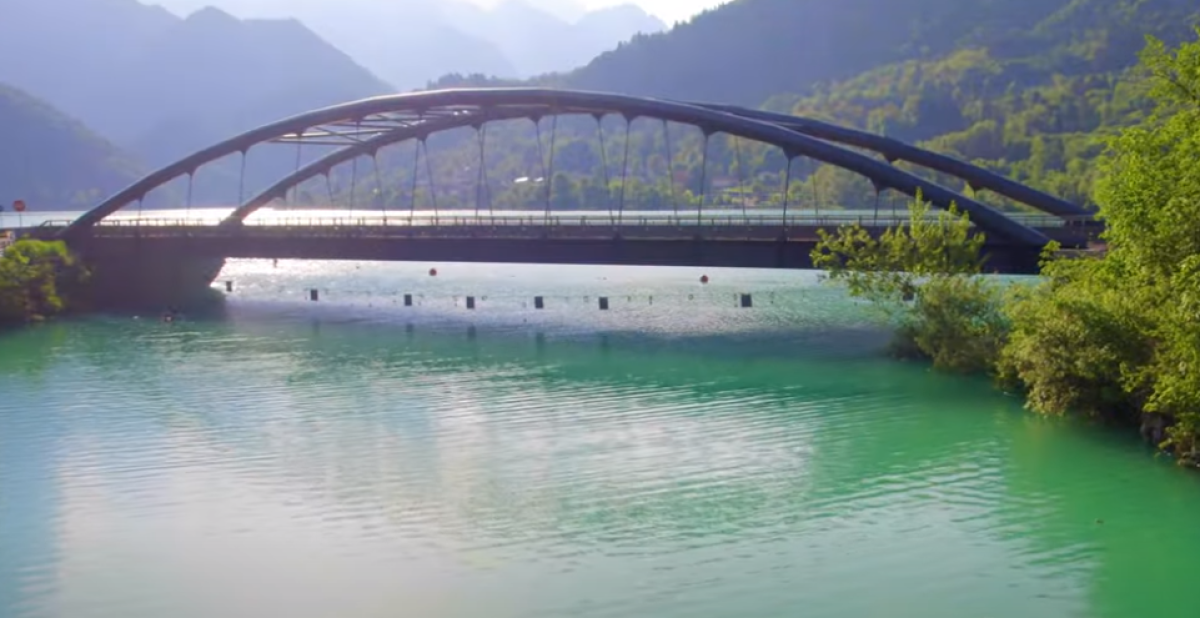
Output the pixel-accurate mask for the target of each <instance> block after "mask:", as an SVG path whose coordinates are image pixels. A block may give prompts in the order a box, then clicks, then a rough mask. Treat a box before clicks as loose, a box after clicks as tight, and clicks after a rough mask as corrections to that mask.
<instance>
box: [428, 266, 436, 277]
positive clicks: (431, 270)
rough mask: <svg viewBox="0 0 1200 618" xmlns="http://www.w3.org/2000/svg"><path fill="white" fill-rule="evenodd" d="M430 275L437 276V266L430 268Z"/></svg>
mask: <svg viewBox="0 0 1200 618" xmlns="http://www.w3.org/2000/svg"><path fill="white" fill-rule="evenodd" d="M429 276H430V277H436V276H437V269H436V268H430V269H429Z"/></svg>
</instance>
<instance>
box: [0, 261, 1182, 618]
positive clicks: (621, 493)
mask: <svg viewBox="0 0 1200 618" xmlns="http://www.w3.org/2000/svg"><path fill="white" fill-rule="evenodd" d="M432 266H436V267H437V269H438V276H437V277H430V276H429V275H428V269H429V268H430V267H432ZM701 274H708V275H709V276H710V277H711V278H712V283H711V284H710V285H708V286H703V285H701V284H700V283H699V282H698V280H699V277H700V275H701ZM224 280H230V281H233V283H234V292H233V293H232V294H231V295H230V296H229V299H228V302H227V304H226V307H225V309H224V311H223V312H222V313H221V314H220V315H214V316H189V317H188V318H186V319H184V320H182V321H179V322H176V323H173V324H166V323H163V322H162V321H160V320H159V319H158V316H129V315H121V316H106V317H98V318H93V319H88V320H83V321H79V322H70V323H61V324H53V325H48V326H45V327H41V328H33V329H29V330H25V331H21V332H17V333H12V334H6V335H3V336H0V618H15V617H25V616H69V617H72V618H75V617H91V616H97V617H100V616H104V617H109V616H113V617H118V616H119V617H122V618H131V617H149V616H182V617H189V616H195V617H204V618H209V617H212V618H216V617H226V616H276V615H278V616H296V617H325V616H338V617H347V618H359V617H374V616H421V617H428V618H468V617H470V618H475V617H488V618H494V617H500V618H503V617H526V616H530V617H535V616H582V617H585V618H591V617H601V616H647V617H650V616H654V617H668V618H674V617H683V616H696V617H718V616H721V617H724V616H737V617H742V616H769V617H774V616H797V615H811V616H830V617H863V616H921V617H931V618H940V617H946V618H951V617H954V618H961V617H971V616H979V617H984V616H1005V617H1007V616H1021V617H1022V618H1038V617H1055V618H1057V617H1087V618H1092V617H1106V618H1125V617H1130V618H1133V617H1138V618H1140V617H1143V616H1155V617H1174V616H1179V617H1184V616H1187V617H1191V616H1194V615H1195V611H1196V610H1195V603H1194V602H1195V600H1196V598H1195V596H1196V595H1195V594H1194V593H1193V592H1192V587H1191V585H1190V584H1191V583H1192V580H1193V578H1194V576H1193V575H1192V573H1191V566H1192V560H1191V558H1192V557H1193V556H1195V555H1196V554H1197V551H1198V550H1200V526H1196V524H1195V514H1196V513H1198V512H1200V479H1198V478H1196V477H1195V476H1194V475H1192V474H1190V473H1187V472H1185V471H1182V470H1178V469H1176V468H1175V467H1174V466H1173V465H1172V464H1171V463H1169V462H1166V461H1161V460H1158V459H1156V458H1155V457H1154V456H1153V455H1151V454H1150V453H1148V452H1147V451H1146V450H1145V449H1144V448H1143V447H1142V446H1140V445H1138V444H1137V443H1136V442H1133V441H1131V440H1126V439H1125V438H1124V437H1121V436H1118V435H1113V434H1110V433H1108V432H1106V431H1103V430H1101V429H1097V428H1092V427H1088V426H1085V425H1082V424H1079V423H1076V422H1071V421H1063V420H1047V419H1041V418H1037V417H1034V416H1032V415H1029V414H1026V413H1024V412H1022V410H1021V407H1020V402H1019V401H1017V400H1015V399H1013V398H1010V397H1007V396H1005V395H1003V394H1000V393H997V392H995V391H994V390H992V389H991V388H990V387H989V386H988V384H987V383H985V382H982V381H976V380H971V379H963V378H954V377H947V376H941V375H937V374H932V373H930V372H928V371H927V370H926V369H925V368H924V367H922V366H920V365H917V364H905V363H897V362H892V361H889V360H887V359H885V358H882V357H881V356H880V355H879V350H880V346H881V345H882V343H883V342H884V341H885V340H886V335H885V334H883V333H881V332H879V331H878V330H877V329H874V328H872V327H870V326H869V323H868V322H867V321H866V319H865V316H864V312H863V310H862V309H861V308H859V307H856V306H855V305H853V304H852V303H850V302H849V301H847V300H846V299H845V298H844V297H842V296H841V295H840V293H838V292H837V291H836V290H832V289H830V288H827V287H824V286H820V285H818V284H817V283H816V281H815V277H814V276H813V275H812V274H810V273H787V272H761V271H728V270H725V271H719V270H709V271H701V270H698V269H628V268H590V267H531V266H487V265H478V266H466V265H453V264H438V265H427V264H388V265H379V264H354V263H344V264H330V263H304V262H295V263H289V262H281V263H280V264H279V266H278V267H275V266H273V265H272V264H271V263H270V262H236V263H232V264H231V265H230V266H229V268H228V269H227V270H226V272H225V273H224V274H223V275H222V281H224ZM218 285H220V283H219V284H218ZM311 288H317V289H318V290H320V293H321V300H320V302H316V303H313V302H308V301H307V300H306V298H307V291H308V290H309V289H311ZM743 293H749V294H752V298H753V301H754V307H753V308H751V309H742V308H739V306H738V305H739V301H740V294H743ZM404 294H413V295H414V300H415V304H416V305H417V306H415V307H411V308H406V307H404V306H403V295H404ZM467 295H474V296H476V298H477V299H478V308H477V309H476V310H474V311H469V310H467V309H466V308H465V297H466V296H467ZM535 295H542V296H543V297H544V299H545V303H546V309H545V310H543V311H538V310H535V309H533V306H532V298H533V296H535ZM602 295H603V296H608V297H609V298H610V301H611V307H612V308H611V310H610V311H608V312H602V311H600V310H599V309H598V297H599V296H602Z"/></svg>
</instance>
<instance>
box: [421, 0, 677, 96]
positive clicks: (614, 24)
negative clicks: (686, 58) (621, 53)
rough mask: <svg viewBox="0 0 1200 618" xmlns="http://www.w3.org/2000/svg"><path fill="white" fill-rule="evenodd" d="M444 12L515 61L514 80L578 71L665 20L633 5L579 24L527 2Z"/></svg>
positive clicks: (593, 14) (461, 6) (460, 6)
mask: <svg viewBox="0 0 1200 618" xmlns="http://www.w3.org/2000/svg"><path fill="white" fill-rule="evenodd" d="M444 10H445V12H446V14H447V16H448V17H449V19H451V20H452V22H453V24H454V26H455V27H456V28H459V29H461V30H463V31H464V32H467V33H470V34H471V35H473V36H475V37H478V38H480V39H483V40H487V41H490V42H491V43H492V44H494V45H495V46H496V47H497V49H499V50H500V51H501V52H503V53H504V55H505V56H506V57H507V58H508V59H509V60H510V61H511V62H512V64H513V66H514V67H515V68H516V75H519V76H526V77H527V76H532V75H540V74H543V73H550V72H554V71H567V70H571V69H575V68H577V67H580V66H583V65H585V64H587V63H588V62H590V61H591V60H592V59H593V58H595V57H596V56H597V55H598V54H600V53H602V52H604V51H607V50H609V49H613V48H615V47H616V46H617V45H618V44H619V43H621V42H623V41H626V40H628V39H630V38H632V37H633V36H635V35H637V34H638V33H646V34H649V33H655V32H660V31H662V30H665V29H666V24H664V23H663V22H662V21H661V20H659V19H658V18H656V17H653V16H651V15H650V14H648V13H646V12H645V11H644V10H642V9H641V8H638V7H637V6H635V5H632V4H625V5H618V6H613V7H608V8H604V9H599V10H595V11H590V12H586V13H584V14H583V15H581V16H580V17H579V18H578V20H576V21H568V20H565V19H563V18H561V17H559V16H557V15H555V14H553V13H550V12H548V11H546V10H543V9H542V8H539V7H536V6H534V5H533V4H530V3H529V2H528V1H527V0H506V1H504V2H501V3H499V4H497V5H496V6H494V7H492V8H491V9H482V8H479V7H476V6H474V5H470V4H466V3H448V4H447V5H446V7H445V9H444ZM458 72H463V71H458ZM471 72H477V73H484V74H489V73H488V72H487V71H471ZM490 75H493V76H497V77H509V75H504V74H496V73H491V74H490Z"/></svg>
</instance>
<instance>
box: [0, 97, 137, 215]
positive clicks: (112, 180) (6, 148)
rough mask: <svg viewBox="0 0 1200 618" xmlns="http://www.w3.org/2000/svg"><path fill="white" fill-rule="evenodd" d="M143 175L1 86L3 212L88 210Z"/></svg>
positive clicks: (82, 131)
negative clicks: (14, 207) (22, 207)
mask: <svg viewBox="0 0 1200 618" xmlns="http://www.w3.org/2000/svg"><path fill="white" fill-rule="evenodd" d="M142 173H144V170H142V169H141V168H140V166H139V165H138V164H136V163H135V162H133V161H132V160H131V159H130V157H128V156H126V155H124V154H122V153H121V152H119V151H118V150H117V149H116V147H115V146H113V145H112V144H110V143H109V142H107V141H106V140H104V139H103V138H101V137H99V136H97V135H96V134H95V133H92V132H91V131H90V130H88V129H87V128H86V127H84V126H83V124H81V123H80V122H78V121H76V120H73V119H71V118H69V117H67V116H66V115H64V114H63V113H61V112H59V111H58V110H56V109H54V108H53V107H51V106H50V105H48V104H46V103H44V102H42V101H39V100H38V99H35V98H33V97H32V96H29V95H28V94H26V93H24V92H21V91H20V90H17V89H15V88H11V87H9V86H6V85H3V84H0V206H3V207H4V208H5V209H6V210H8V209H9V207H10V206H11V204H12V203H13V201H14V200H18V199H20V200H25V202H26V203H27V204H28V206H29V208H30V210H31V211H33V210H41V211H47V210H66V209H71V208H80V207H84V206H87V205H90V204H93V203H95V201H96V200H97V199H98V198H99V197H100V196H101V195H105V194H108V193H111V192H113V191H116V190H117V189H120V188H121V187H124V186H125V185H128V184H129V183H130V182H132V181H133V180H134V179H135V178H137V177H139V176H140V175H141V174H142ZM5 216H6V217H7V216H11V215H5Z"/></svg>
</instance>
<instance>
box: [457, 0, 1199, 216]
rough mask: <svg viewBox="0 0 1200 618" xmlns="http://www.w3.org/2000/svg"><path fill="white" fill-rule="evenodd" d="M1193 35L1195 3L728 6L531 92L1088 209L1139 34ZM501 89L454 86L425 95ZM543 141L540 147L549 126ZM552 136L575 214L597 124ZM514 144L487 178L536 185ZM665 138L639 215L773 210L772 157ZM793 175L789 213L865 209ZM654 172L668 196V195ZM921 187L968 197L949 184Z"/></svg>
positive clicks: (569, 127) (923, 0) (527, 145)
mask: <svg viewBox="0 0 1200 618" xmlns="http://www.w3.org/2000/svg"><path fill="white" fill-rule="evenodd" d="M1197 23H1200V5H1197V4H1196V3H1195V2H1194V0H973V1H971V2H963V1H962V0H804V1H799V0H737V1H735V2H732V3H730V4H727V5H724V6H722V7H720V8H718V9H714V10H712V11H709V12H706V13H704V14H702V15H700V16H698V17H696V18H695V19H694V20H693V21H692V22H690V23H688V24H683V25H680V26H678V27H676V28H675V29H673V30H671V31H670V32H666V33H663V34H658V35H653V36H643V37H637V38H636V39H635V40H633V41H632V42H630V43H628V44H626V45H623V46H621V47H620V48H619V49H617V50H614V51H612V52H609V53H607V54H604V55H602V56H600V57H599V58H597V59H596V60H595V61H594V62H592V63H591V64H589V65H588V66H586V67H583V68H581V69H579V70H577V71H575V72H572V73H568V74H565V75H554V76H547V77H545V78H542V79H539V80H536V82H534V83H541V84H546V85H552V86H564V87H571V88H580V89H591V90H608V91H618V92H626V93H632V94H639V95H649V96H661V97H669V98H675V99H685V100H689V99H690V100H707V101H719V102H732V103H738V104H742V105H746V106H750V107H760V106H762V107H768V108H770V109H773V110H776V111H783V112H789V113H795V114H798V115H806V116H815V117H819V118H824V119H828V120H833V121H835V122H838V123H840V124H844V125H849V126H856V127H860V128H863V129H867V130H870V131H873V132H877V133H881V134H885V135H889V136H893V137H897V138H899V139H902V140H905V141H910V142H916V143H919V144H922V145H924V146H926V147H929V148H932V149H935V150H939V151H942V152H946V153H949V154H952V155H954V156H957V157H959V158H963V159H967V160H971V161H975V162H977V163H979V164H981V165H983V166H986V167H989V168H993V169H996V170H998V171H1000V172H1002V173H1004V174H1006V175H1010V176H1013V177H1015V178H1018V179H1020V180H1024V181H1026V182H1028V183H1030V184H1032V185H1034V186H1037V187H1040V188H1043V189H1046V190H1048V191H1050V192H1052V193H1055V194H1058V195H1060V196H1062V197H1065V198H1067V199H1070V200H1073V201H1076V202H1078V203H1081V204H1087V203H1089V202H1090V201H1091V183H1092V178H1093V175H1094V165H1093V162H1094V161H1095V159H1096V157H1097V155H1098V154H1099V153H1100V152H1101V151H1102V150H1103V147H1104V136H1105V135H1106V133H1107V132H1109V131H1110V130H1111V129H1113V128H1115V127H1118V126H1123V125H1125V124H1128V123H1130V122H1132V121H1135V120H1136V119H1138V118H1140V117H1141V116H1142V115H1143V114H1144V113H1145V111H1146V109H1147V107H1148V104H1147V103H1146V101H1145V99H1144V98H1143V97H1142V96H1141V94H1140V88H1139V86H1138V84H1139V80H1138V76H1137V75H1135V74H1132V73H1131V72H1130V70H1131V67H1133V66H1134V65H1135V64H1136V63H1137V54H1138V51H1139V50H1140V49H1141V48H1142V47H1143V46H1144V44H1145V37H1146V35H1154V36H1156V37H1159V38H1162V39H1164V40H1166V41H1167V42H1168V43H1174V42H1178V41H1180V40H1184V39H1186V38H1190V37H1193V36H1194V31H1193V28H1194V27H1195V25H1196V24H1197ZM502 83H503V82H496V81H494V80H486V79H480V78H461V77H457V76H456V77H453V78H447V79H444V80H441V81H439V82H438V83H437V85H438V86H451V85H455V86H462V85H467V84H486V85H497V84H502ZM613 120H614V121H615V119H613ZM526 125H527V127H526V128H527V129H528V127H529V123H526ZM542 129H543V135H545V133H546V131H547V130H548V129H549V125H548V124H545V123H544V125H543V128H542ZM560 132H561V133H565V134H566V135H567V137H564V138H562V139H563V141H562V142H560V143H559V147H560V148H562V147H564V146H566V147H568V148H571V149H573V151H574V152H588V153H590V154H589V155H588V156H587V157H576V158H574V159H572V161H577V162H579V167H578V168H576V167H573V165H572V163H570V162H565V161H563V160H561V159H560V160H559V161H558V162H557V166H556V170H557V171H558V173H560V174H562V175H563V178H556V179H554V182H555V186H556V187H559V188H560V189H561V191H556V193H561V194H564V195H565V196H566V197H564V198H563V200H564V201H565V203H581V202H585V201H586V200H580V199H578V196H579V195H581V194H582V193H585V192H587V191H589V188H588V187H591V186H592V185H594V182H595V178H592V177H591V176H589V174H594V171H592V170H588V169H585V166H584V163H590V164H594V162H595V161H599V160H601V159H603V158H604V157H603V156H601V153H600V148H599V145H598V144H599V140H598V136H597V132H596V130H595V128H594V123H592V125H588V124H587V123H567V124H565V125H563V126H562V127H560ZM622 132H623V128H622V127H621V125H620V123H619V122H610V123H609V126H608V127H607V128H606V133H607V135H608V137H609V144H608V151H607V152H606V153H604V155H605V156H607V157H608V160H609V161H610V163H611V162H612V161H619V160H620V159H619V157H620V156H621V155H622V151H621V148H620V139H621V135H622ZM515 133H520V131H517V130H516V129H514V134H515ZM521 135H522V137H520V138H519V141H520V143H521V144H524V146H523V147H520V148H512V149H510V150H509V156H507V157H504V158H503V159H497V160H495V161H494V162H492V163H491V165H492V166H493V167H497V166H499V169H502V170H504V172H505V173H506V174H508V175H511V174H516V173H519V172H522V171H523V172H524V173H526V174H534V173H537V170H538V169H539V168H540V165H539V164H538V162H537V161H538V159H537V155H536V142H535V141H534V140H535V137H536V136H535V135H534V133H533V131H532V130H525V131H524V133H521ZM672 136H673V139H672V141H673V145H674V149H675V152H674V153H672V156H671V157H670V160H669V162H668V161H667V160H666V148H665V145H666V144H665V142H666V140H665V135H664V133H663V130H662V127H661V125H660V124H658V123H651V122H644V121H640V122H638V123H635V126H634V129H633V131H632V138H631V139H632V142H631V144H632V147H631V159H630V161H631V162H630V166H631V169H633V170H640V171H639V172H638V175H639V177H640V178H639V182H641V183H642V184H644V185H648V187H646V188H647V190H648V191H651V194H652V195H650V196H648V197H646V196H644V197H646V199H645V200H644V201H649V202H650V203H660V204H661V203H666V202H668V201H671V200H673V199H675V198H671V199H670V200H669V199H668V198H667V197H666V196H668V195H671V194H672V192H673V193H674V194H675V195H676V198H677V197H678V196H679V195H680V194H684V195H686V194H687V193H688V192H690V193H692V194H707V195H710V196H711V195H713V194H714V191H713V189H714V188H716V185H718V184H720V185H722V186H723V191H721V192H722V194H723V196H724V198H725V199H726V201H728V196H730V195H736V193H735V192H733V191H731V190H730V189H729V186H730V184H731V183H734V182H736V183H737V184H738V185H742V184H744V185H747V186H748V187H750V189H751V191H752V193H753V194H754V195H755V196H759V197H760V198H761V199H753V200H750V201H749V203H750V204H751V205H752V206H754V205H761V204H764V203H766V204H770V203H772V202H771V200H772V199H774V200H778V199H779V198H778V191H779V189H778V187H779V185H780V184H781V183H782V176H783V172H784V168H785V161H784V160H783V158H782V157H781V156H779V155H778V153H777V152H773V151H772V150H771V149H766V148H761V147H758V146H756V145H753V144H738V143H736V142H731V141H730V140H725V139H723V138H718V139H716V140H714V141H713V143H711V144H710V146H711V148H710V150H709V163H708V166H707V167H705V166H704V164H703V156H702V154H701V150H702V149H701V146H702V145H703V143H704V141H703V140H702V139H701V138H700V137H699V136H698V135H697V134H696V132H694V131H693V132H690V133H689V132H688V131H686V130H684V128H683V127H674V126H673V128H672ZM614 143H615V145H614ZM739 149H740V157H739V153H738V151H739ZM531 153H533V154H531ZM799 163H800V165H799V166H798V167H797V169H795V170H793V172H794V175H793V178H794V179H795V180H796V182H795V183H794V184H793V191H795V192H796V194H795V199H797V200H803V199H807V200H808V201H809V203H811V204H821V205H823V207H831V206H832V207H837V206H843V207H870V206H871V205H873V204H874V203H875V202H876V194H875V192H874V190H873V188H872V187H871V185H870V184H869V183H867V182H866V181H864V180H863V179H861V178H859V177H856V176H854V175H853V174H850V173H847V172H842V171H840V170H836V169H832V168H829V167H827V166H816V167H811V166H812V165H813V164H812V162H810V161H801V162H799ZM668 169H670V175H669V176H670V177H672V178H675V179H676V180H675V181H673V182H667V181H665V179H666V178H667V177H668V173H667V170H668ZM651 171H653V173H651ZM931 177H932V178H934V179H936V180H937V181H938V182H941V183H943V184H946V185H947V186H949V187H950V188H953V189H956V190H963V191H966V192H968V193H970V191H969V189H968V188H966V187H964V186H963V183H962V182H961V181H959V180H957V179H953V178H948V177H936V176H931ZM701 179H704V180H705V183H706V184H705V185H701V184H700V183H701ZM773 187H774V188H773ZM593 189H594V187H593ZM523 190H524V189H523ZM512 191H514V192H515V191H516V189H515V188H513V189H512ZM610 191H612V192H616V191H618V189H616V188H615V187H610ZM772 191H774V196H773V197H772V195H773V194H772ZM594 193H595V192H594V190H593V194H594ZM805 196H807V197H805ZM981 197H982V198H984V199H985V201H993V202H994V203H996V204H997V205H999V206H1002V207H1009V206H1011V205H1010V204H1006V203H1004V202H1003V201H1001V200H998V199H997V198H995V196H989V195H984V196H981ZM522 199H523V198H516V199H514V200H512V202H513V203H520V202H521V200H522ZM775 203H778V202H777V201H776V202H775ZM793 203H794V202H793Z"/></svg>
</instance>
